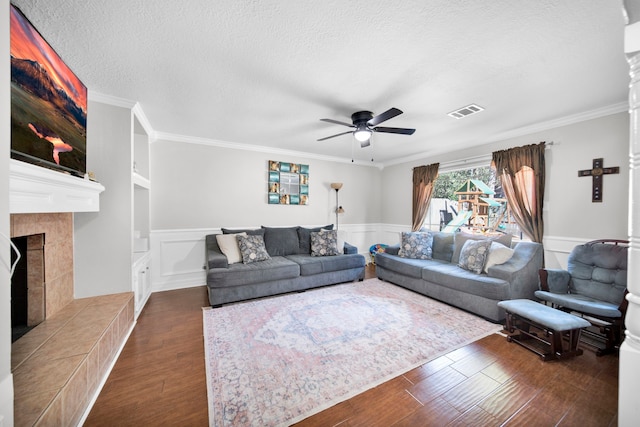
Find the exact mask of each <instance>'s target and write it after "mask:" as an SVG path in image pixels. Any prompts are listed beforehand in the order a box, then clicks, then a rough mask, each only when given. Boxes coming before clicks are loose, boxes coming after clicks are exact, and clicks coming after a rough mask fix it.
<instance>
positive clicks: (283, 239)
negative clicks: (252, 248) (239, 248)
mask: <svg viewBox="0 0 640 427" xmlns="http://www.w3.org/2000/svg"><path fill="white" fill-rule="evenodd" d="M262 229H263V230H264V244H265V246H266V247H267V252H268V253H269V255H271V256H284V255H291V254H297V253H298V252H299V251H300V241H299V240H298V227H265V226H262Z"/></svg>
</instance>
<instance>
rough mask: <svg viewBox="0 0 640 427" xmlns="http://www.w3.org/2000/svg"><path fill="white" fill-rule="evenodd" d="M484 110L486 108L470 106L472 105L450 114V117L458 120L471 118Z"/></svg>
mask: <svg viewBox="0 0 640 427" xmlns="http://www.w3.org/2000/svg"><path fill="white" fill-rule="evenodd" d="M482 110H484V108H482V107H481V106H479V105H476V104H470V105H467V106H466V107H462V108H459V109H457V110H455V111H452V112H450V113H448V115H449V116H451V117H453V118H456V119H462V118H464V117H467V116H470V115H471V114H475V113H479V112H480V111H482Z"/></svg>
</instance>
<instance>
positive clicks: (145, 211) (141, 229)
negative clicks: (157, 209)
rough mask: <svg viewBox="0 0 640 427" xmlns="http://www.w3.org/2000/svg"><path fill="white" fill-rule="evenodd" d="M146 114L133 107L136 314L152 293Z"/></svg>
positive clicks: (133, 224)
mask: <svg viewBox="0 0 640 427" xmlns="http://www.w3.org/2000/svg"><path fill="white" fill-rule="evenodd" d="M143 119H144V115H143V114H142V111H141V110H140V109H139V106H138V105H136V107H134V108H133V126H132V128H133V136H132V138H131V141H132V144H131V149H132V163H131V194H132V197H133V203H132V212H131V215H132V222H131V225H132V229H131V236H132V246H131V248H132V254H131V255H132V256H131V259H132V281H133V286H132V288H133V292H134V293H135V301H136V304H135V314H136V317H137V316H138V314H140V312H141V311H142V309H143V308H144V305H145V304H146V302H147V300H148V299H149V295H150V294H151V273H150V271H149V268H150V264H151V252H150V250H149V249H150V248H149V233H150V225H149V191H150V189H151V181H150V179H149V177H150V174H149V172H150V167H149V166H150V165H149V143H150V141H149V133H148V132H147V130H146V129H147V128H146V127H145V126H144V124H143V123H144V120H143Z"/></svg>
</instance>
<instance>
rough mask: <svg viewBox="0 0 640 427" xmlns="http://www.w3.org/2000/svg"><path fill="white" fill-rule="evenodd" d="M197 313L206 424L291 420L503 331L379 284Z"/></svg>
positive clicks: (352, 285)
mask: <svg viewBox="0 0 640 427" xmlns="http://www.w3.org/2000/svg"><path fill="white" fill-rule="evenodd" d="M203 313H204V342H205V355H206V370H207V389H208V400H209V424H210V425H211V426H257V425H260V426H278V425H289V424H292V423H295V422H297V421H300V420H302V419H304V418H306V417H309V416H310V415H313V414H315V413H317V412H320V411H322V410H324V409H326V408H329V407H331V406H333V405H335V404H336V403H338V402H341V401H343V400H346V399H349V398H351V397H353V396H355V395H357V394H360V393H362V392H363V391H365V390H368V389H370V388H373V387H375V386H377V385H379V384H382V383H383V382H385V381H387V380H389V379H391V378H394V377H396V376H398V375H401V374H403V373H405V372H407V371H409V370H411V369H413V368H415V367H417V366H420V365H422V364H424V363H425V362H427V361H429V360H431V359H434V358H436V357H438V356H440V355H442V354H445V353H447V352H449V351H451V350H454V349H456V348H458V347H461V346H463V345H466V344H468V343H470V342H473V341H475V340H477V339H480V338H482V337H484V336H486V335H489V334H491V333H494V332H497V331H499V330H500V329H501V327H500V325H497V324H493V323H490V322H487V321H485V320H483V319H481V318H479V317H476V316H474V315H472V314H469V313H466V312H463V311H461V310H458V309H456V308H453V307H450V306H448V305H446V304H443V303H440V302H438V301H434V300H432V299H429V298H427V297H425V296H422V295H419V294H416V293H414V292H411V291H409V290H406V289H404V288H401V287H398V286H395V285H392V284H389V283H385V282H382V281H380V280H378V279H369V280H366V281H364V282H357V283H348V284H342V285H335V286H329V287H326V288H321V289H315V290H310V291H307V292H304V293H296V294H287V295H283V296H278V297H273V298H265V299H260V300H253V301H248V302H243V303H239V304H234V305H229V306H223V307H221V308H216V309H210V308H205V309H204V311H203Z"/></svg>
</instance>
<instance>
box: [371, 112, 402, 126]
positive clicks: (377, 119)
mask: <svg viewBox="0 0 640 427" xmlns="http://www.w3.org/2000/svg"><path fill="white" fill-rule="evenodd" d="M400 114H402V111H401V110H398V109H397V108H390V109H388V110H387V111H385V112H384V113H382V114H378V115H377V116H375V117H374V118H372V119H371V120H369V121H368V122H367V124H368V125H369V126H377V125H379V124H380V123H382V122H386V121H387V120H389V119H392V118H394V117H395V116H399V115H400Z"/></svg>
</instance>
